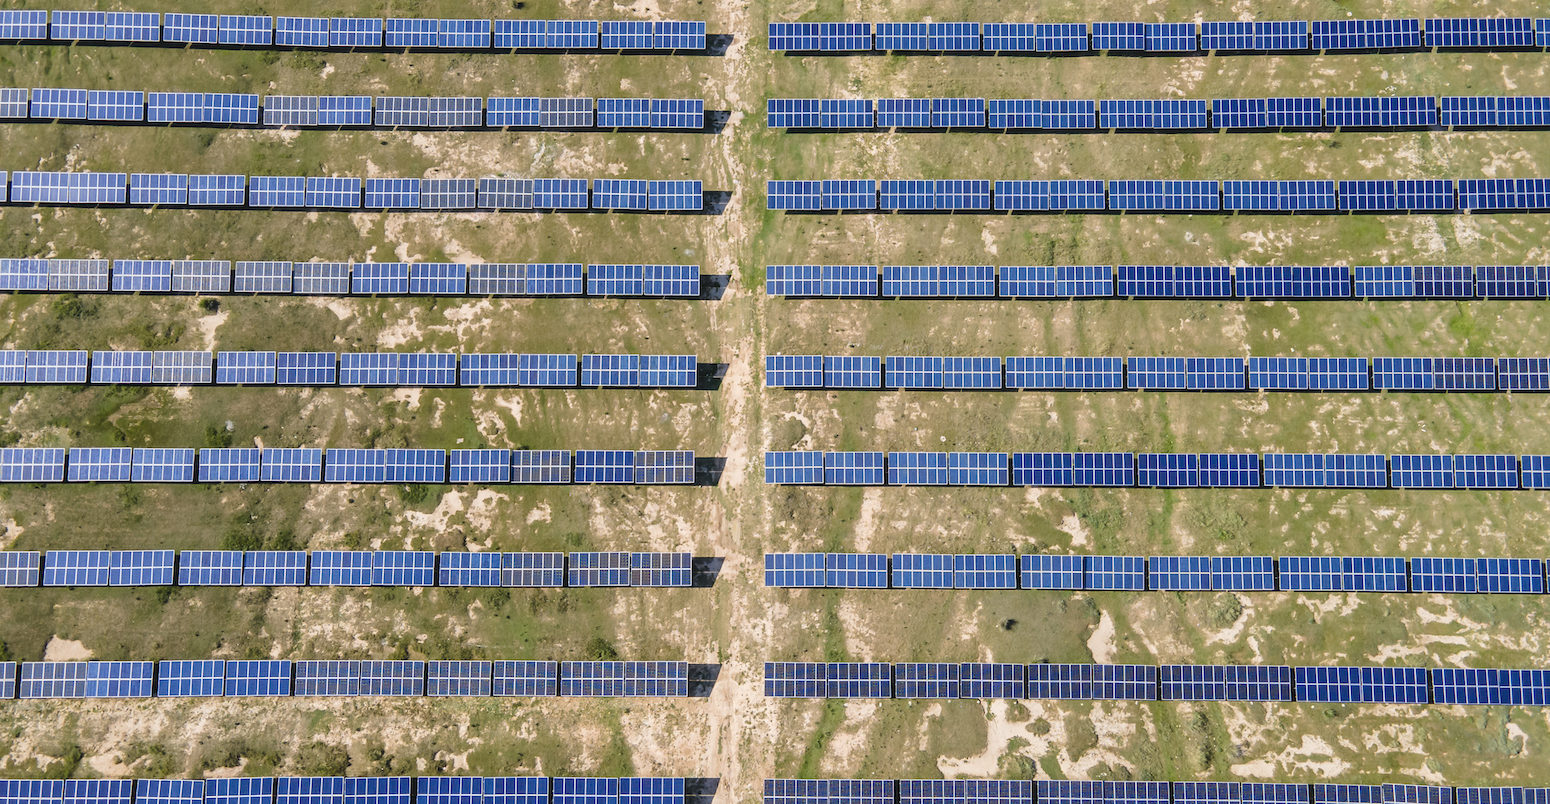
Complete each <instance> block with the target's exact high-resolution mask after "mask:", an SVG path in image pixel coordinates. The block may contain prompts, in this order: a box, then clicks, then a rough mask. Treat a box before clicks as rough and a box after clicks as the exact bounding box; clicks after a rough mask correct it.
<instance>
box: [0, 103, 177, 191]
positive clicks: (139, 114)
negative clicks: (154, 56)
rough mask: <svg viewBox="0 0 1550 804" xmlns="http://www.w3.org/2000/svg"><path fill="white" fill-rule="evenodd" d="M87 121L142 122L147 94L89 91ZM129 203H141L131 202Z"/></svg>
mask: <svg viewBox="0 0 1550 804" xmlns="http://www.w3.org/2000/svg"><path fill="white" fill-rule="evenodd" d="M22 92H24V93H25V92H26V90H22ZM23 100H24V101H25V98H24V99H23ZM86 119H88V120H93V121H98V122H110V123H138V122H141V121H142V120H144V119H145V93H144V92H137V91H129V90H117V89H93V90H89V91H88V92H87V93H86ZM129 203H131V204H134V203H140V202H136V201H134V200H131V201H130V202H129ZM164 203H169V204H170V203H181V202H174V201H168V202H164Z"/></svg>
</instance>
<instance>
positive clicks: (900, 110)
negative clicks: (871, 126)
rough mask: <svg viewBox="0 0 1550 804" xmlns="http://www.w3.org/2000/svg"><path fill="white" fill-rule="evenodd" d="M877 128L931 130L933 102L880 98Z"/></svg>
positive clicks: (921, 99)
mask: <svg viewBox="0 0 1550 804" xmlns="http://www.w3.org/2000/svg"><path fill="white" fill-rule="evenodd" d="M877 127H878V128H930V127H931V100H930V99H929V98H879V99H878V101H877Z"/></svg>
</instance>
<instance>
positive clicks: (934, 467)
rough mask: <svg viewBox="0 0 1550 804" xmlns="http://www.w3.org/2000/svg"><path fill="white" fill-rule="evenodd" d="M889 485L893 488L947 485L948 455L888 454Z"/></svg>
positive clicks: (919, 453) (925, 453)
mask: <svg viewBox="0 0 1550 804" xmlns="http://www.w3.org/2000/svg"><path fill="white" fill-rule="evenodd" d="M888 484H889V485H892V486H945V485H947V453H945V452H890V453H888Z"/></svg>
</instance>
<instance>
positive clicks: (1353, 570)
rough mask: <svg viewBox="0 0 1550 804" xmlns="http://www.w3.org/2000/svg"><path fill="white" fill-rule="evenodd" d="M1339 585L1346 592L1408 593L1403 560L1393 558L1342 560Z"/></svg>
mask: <svg viewBox="0 0 1550 804" xmlns="http://www.w3.org/2000/svg"><path fill="white" fill-rule="evenodd" d="M1340 583H1341V588H1342V589H1344V590H1345V591H1347V592H1404V591H1408V589H1409V578H1408V573H1407V571H1406V568H1405V559H1403V558H1399V557H1393V556H1382V557H1372V556H1365V557H1346V558H1342V559H1341V578H1340Z"/></svg>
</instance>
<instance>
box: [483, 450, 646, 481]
mask: <svg viewBox="0 0 1550 804" xmlns="http://www.w3.org/2000/svg"><path fill="white" fill-rule="evenodd" d="M621 460H622V458H621ZM629 469H630V471H629V475H630V476H631V478H633V474H634V471H633V466H631V467H629ZM615 475H618V472H617V471H615V472H612V473H611V474H610V475H609V476H610V477H612V476H615ZM511 482H513V483H522V484H533V483H562V484H563V483H570V482H571V455H570V453H569V452H566V451H565V450H551V449H543V450H520V449H518V450H512V451H511ZM577 482H581V481H579V480H578V481H577ZM598 482H602V481H598ZM608 482H618V483H628V482H631V480H622V479H621V480H610V481H608Z"/></svg>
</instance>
